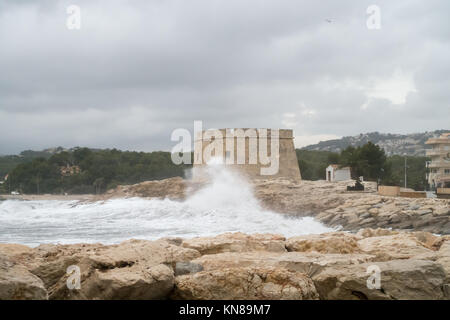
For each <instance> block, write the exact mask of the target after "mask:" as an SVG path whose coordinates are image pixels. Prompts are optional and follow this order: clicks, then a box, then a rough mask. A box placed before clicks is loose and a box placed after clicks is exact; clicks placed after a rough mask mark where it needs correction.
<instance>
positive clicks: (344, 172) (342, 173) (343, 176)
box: [334, 169, 352, 181]
mask: <svg viewBox="0 0 450 320" xmlns="http://www.w3.org/2000/svg"><path fill="white" fill-rule="evenodd" d="M351 178H352V177H351V175H350V170H348V169H337V170H335V171H334V181H345V180H350V179H351Z"/></svg>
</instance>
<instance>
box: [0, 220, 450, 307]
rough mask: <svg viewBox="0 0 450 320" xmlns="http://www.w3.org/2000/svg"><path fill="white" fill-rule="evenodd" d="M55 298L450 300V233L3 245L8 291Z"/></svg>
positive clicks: (3, 293) (1, 289)
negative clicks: (77, 280)
mask: <svg viewBox="0 0 450 320" xmlns="http://www.w3.org/2000/svg"><path fill="white" fill-rule="evenodd" d="M74 266H75V269H74V268H73V267H74ZM77 268H78V269H77ZM71 270H72V271H73V270H75V271H76V272H77V270H78V271H79V287H77V286H76V284H77V282H76V281H74V280H76V279H75V278H76V276H78V275H77V274H76V272H75V273H70V272H68V271H71ZM373 272H375V275H376V276H377V277H378V278H376V279H378V280H377V281H378V284H379V285H377V286H373V285H372V286H371V285H370V284H373V283H372V280H374V279H375V278H373V276H374V273H373ZM376 283H377V282H376V281H375V284H376ZM47 298H49V299H450V236H438V235H434V234H431V233H428V232H423V231H420V232H405V231H392V230H386V229H363V230H360V231H359V232H358V233H357V234H353V233H347V232H332V233H325V234H321V235H314V236H298V237H292V238H288V239H285V238H284V237H282V236H279V235H273V234H256V235H247V234H242V233H227V234H223V235H218V236H216V237H208V238H194V239H185V240H183V239H179V238H173V239H172V238H170V239H169V238H166V239H160V240H157V241H145V240H129V241H125V242H122V243H120V244H117V245H108V246H106V245H101V244H73V245H51V244H45V245H40V246H38V247H36V248H28V247H25V246H21V245H0V299H47Z"/></svg>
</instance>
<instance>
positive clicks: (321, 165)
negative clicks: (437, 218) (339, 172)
mask: <svg viewBox="0 0 450 320" xmlns="http://www.w3.org/2000/svg"><path fill="white" fill-rule="evenodd" d="M296 151H297V158H298V163H299V166H300V171H301V174H302V178H303V179H305V180H321V179H323V180H324V179H325V169H326V167H328V165H329V164H339V165H341V166H349V167H351V168H352V176H353V178H356V177H359V176H363V177H364V179H365V180H368V181H377V180H378V179H380V180H381V183H382V184H385V185H397V186H404V183H405V182H404V178H405V175H404V172H405V171H404V161H405V158H404V157H403V156H398V155H394V156H390V157H387V156H386V155H385V153H384V151H383V150H382V149H381V148H379V147H378V146H377V145H375V144H373V143H371V142H368V143H366V144H364V145H362V146H359V147H356V148H355V147H351V146H350V147H347V148H346V149H344V150H343V151H342V152H341V153H335V152H330V151H314V150H304V149H302V150H298V149H297V150H296ZM427 160H429V159H428V158H427V157H416V156H408V157H407V187H408V188H413V189H415V190H425V189H426V187H427V182H426V180H425V174H426V168H425V161H427Z"/></svg>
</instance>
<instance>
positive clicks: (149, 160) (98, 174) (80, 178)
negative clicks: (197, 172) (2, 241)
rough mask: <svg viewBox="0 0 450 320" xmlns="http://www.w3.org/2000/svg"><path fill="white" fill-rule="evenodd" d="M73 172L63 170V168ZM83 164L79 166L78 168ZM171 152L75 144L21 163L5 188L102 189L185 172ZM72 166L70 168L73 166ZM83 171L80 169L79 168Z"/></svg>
mask: <svg viewBox="0 0 450 320" xmlns="http://www.w3.org/2000/svg"><path fill="white" fill-rule="evenodd" d="M67 167H69V169H70V170H72V172H70V173H68V174H64V175H63V174H61V169H62V168H67ZM78 168H79V170H78ZM184 168H185V166H177V165H175V164H173V163H172V161H171V159H170V153H169V152H152V153H144V152H128V151H127V152H124V151H119V150H116V149H112V150H90V149H87V148H75V149H73V150H71V151H62V152H59V153H55V154H54V155H52V156H51V157H49V158H48V159H46V158H36V159H33V160H31V161H29V162H25V163H20V164H18V165H17V166H16V167H15V168H14V169H13V170H12V171H11V172H10V175H9V179H8V181H7V182H6V183H5V184H4V185H3V191H4V192H9V190H11V191H12V190H18V191H20V192H22V193H29V194H35V193H38V194H42V193H66V192H67V193H70V194H82V193H101V192H104V191H106V190H108V189H110V188H114V187H115V186H117V185H119V184H134V183H139V182H142V181H147V180H158V179H164V178H170V177H174V176H181V177H183V175H184ZM69 169H68V170H69ZM78 171H79V172H78Z"/></svg>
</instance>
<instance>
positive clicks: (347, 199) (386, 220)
mask: <svg viewBox="0 0 450 320" xmlns="http://www.w3.org/2000/svg"><path fill="white" fill-rule="evenodd" d="M353 184H354V181H343V182H332V183H330V182H326V181H307V180H302V181H300V182H293V181H289V180H282V179H275V180H257V181H253V182H252V185H253V189H254V194H255V196H256V198H257V199H258V200H259V201H260V203H261V205H262V206H263V207H264V208H266V209H269V210H273V211H275V212H278V213H282V214H287V215H292V216H312V217H315V218H316V219H317V220H319V221H321V222H322V223H324V224H325V225H327V226H330V227H341V228H342V230H346V231H353V232H356V231H358V230H359V229H361V228H392V229H402V230H421V231H428V232H431V233H436V234H450V199H436V198H425V199H414V198H403V197H388V196H380V195H378V194H377V193H376V184H375V183H374V182H364V184H365V188H366V191H365V192H347V191H346V188H347V186H348V185H353ZM204 185H205V183H194V182H192V181H188V180H183V179H181V178H171V179H165V180H161V181H148V182H144V183H140V184H136V185H131V186H119V187H118V188H117V189H114V190H110V191H109V192H108V193H107V194H105V195H104V196H102V198H101V199H102V200H104V199H111V198H123V197H135V196H138V197H144V198H154V197H157V198H170V199H173V200H183V199H185V198H186V197H187V196H188V195H190V194H193V193H195V192H196V191H197V190H199V189H200V188H202V187H203V186H204Z"/></svg>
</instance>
